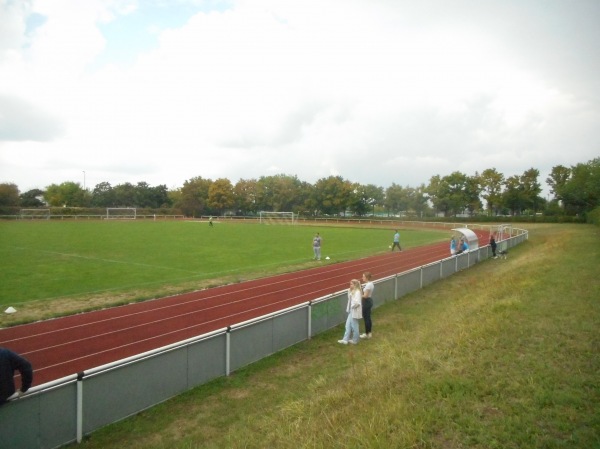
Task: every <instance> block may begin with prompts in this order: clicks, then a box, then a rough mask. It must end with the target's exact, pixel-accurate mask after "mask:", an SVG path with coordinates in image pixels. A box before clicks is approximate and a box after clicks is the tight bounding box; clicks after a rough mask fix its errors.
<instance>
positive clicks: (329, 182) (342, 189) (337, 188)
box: [313, 176, 354, 215]
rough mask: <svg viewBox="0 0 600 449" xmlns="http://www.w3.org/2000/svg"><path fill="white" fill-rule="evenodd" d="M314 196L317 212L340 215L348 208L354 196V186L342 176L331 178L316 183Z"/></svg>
mask: <svg viewBox="0 0 600 449" xmlns="http://www.w3.org/2000/svg"><path fill="white" fill-rule="evenodd" d="M313 194H314V196H313V198H314V200H315V206H316V211H318V212H320V213H322V214H327V215H338V214H339V213H343V212H345V211H346V209H347V208H348V205H349V204H350V200H351V198H352V195H353V194H354V186H353V184H352V183H350V181H346V180H345V179H344V178H342V177H341V176H329V177H328V178H321V179H319V180H318V181H317V182H316V184H315V190H314V192H313Z"/></svg>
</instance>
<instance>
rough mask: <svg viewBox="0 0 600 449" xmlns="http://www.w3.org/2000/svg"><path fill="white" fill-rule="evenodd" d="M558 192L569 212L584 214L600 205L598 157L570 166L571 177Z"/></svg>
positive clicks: (599, 160)
mask: <svg viewBox="0 0 600 449" xmlns="http://www.w3.org/2000/svg"><path fill="white" fill-rule="evenodd" d="M558 194H559V196H560V197H561V198H562V199H563V202H564V204H565V209H566V210H567V211H568V212H569V213H571V214H585V213H587V212H590V211H591V210H593V209H594V208H596V207H598V206H600V158H596V159H593V160H591V161H589V162H588V163H585V164H582V163H580V164H577V165H575V166H573V167H571V177H570V178H569V180H568V181H566V182H565V183H564V185H563V186H562V187H559V188H558Z"/></svg>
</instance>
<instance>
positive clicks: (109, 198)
mask: <svg viewBox="0 0 600 449" xmlns="http://www.w3.org/2000/svg"><path fill="white" fill-rule="evenodd" d="M115 205H116V202H115V192H114V191H113V188H112V186H111V185H110V183H108V182H101V183H100V184H96V187H94V190H93V191H92V206H94V207H115Z"/></svg>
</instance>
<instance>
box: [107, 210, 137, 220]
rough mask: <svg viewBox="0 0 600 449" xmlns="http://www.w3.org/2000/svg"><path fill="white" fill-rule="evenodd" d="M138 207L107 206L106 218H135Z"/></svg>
mask: <svg viewBox="0 0 600 449" xmlns="http://www.w3.org/2000/svg"><path fill="white" fill-rule="evenodd" d="M135 217H136V208H135V207H107V208H106V219H107V220H135Z"/></svg>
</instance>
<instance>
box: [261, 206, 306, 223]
mask: <svg viewBox="0 0 600 449" xmlns="http://www.w3.org/2000/svg"><path fill="white" fill-rule="evenodd" d="M297 219H298V217H297V215H296V214H294V213H293V212H270V211H264V210H261V211H260V212H259V222H260V223H261V224H289V225H293V224H296V220H297Z"/></svg>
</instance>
